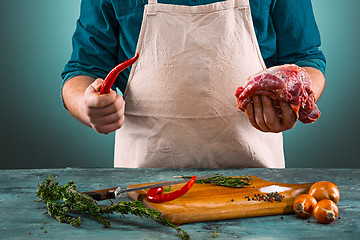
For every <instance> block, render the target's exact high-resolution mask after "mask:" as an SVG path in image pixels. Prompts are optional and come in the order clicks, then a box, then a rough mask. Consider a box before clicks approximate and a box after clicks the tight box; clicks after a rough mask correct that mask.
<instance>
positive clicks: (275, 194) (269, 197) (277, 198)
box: [245, 192, 285, 202]
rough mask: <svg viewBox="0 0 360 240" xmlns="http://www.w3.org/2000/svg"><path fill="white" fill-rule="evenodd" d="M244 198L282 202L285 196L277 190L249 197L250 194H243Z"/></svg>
mask: <svg viewBox="0 0 360 240" xmlns="http://www.w3.org/2000/svg"><path fill="white" fill-rule="evenodd" d="M245 198H247V200H248V201H264V202H274V201H275V202H282V200H283V199H284V198H285V196H283V195H281V194H279V193H278V192H271V193H267V194H265V195H264V194H260V193H257V194H254V196H253V197H251V198H250V196H245Z"/></svg>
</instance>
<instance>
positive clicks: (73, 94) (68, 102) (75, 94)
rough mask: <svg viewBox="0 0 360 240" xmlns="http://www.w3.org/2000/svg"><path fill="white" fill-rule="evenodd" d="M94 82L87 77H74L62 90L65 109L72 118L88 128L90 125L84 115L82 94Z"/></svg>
mask: <svg viewBox="0 0 360 240" xmlns="http://www.w3.org/2000/svg"><path fill="white" fill-rule="evenodd" d="M94 80H95V79H94V78H92V77H89V76H76V77H73V78H71V79H69V80H68V81H67V82H66V83H65V84H64V87H63V89H62V95H63V99H64V104H65V106H66V108H67V109H68V110H69V112H70V113H71V115H72V116H73V117H75V118H76V119H78V120H79V121H80V122H82V123H83V124H85V125H86V126H89V127H90V123H89V120H88V117H87V115H86V114H85V106H84V93H85V90H86V89H87V88H88V87H89V85H90V84H91V83H92V82H94Z"/></svg>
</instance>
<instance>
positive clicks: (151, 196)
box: [147, 175, 196, 203]
mask: <svg viewBox="0 0 360 240" xmlns="http://www.w3.org/2000/svg"><path fill="white" fill-rule="evenodd" d="M195 179H196V176H195V175H194V176H193V177H192V178H191V179H190V181H189V182H188V183H187V184H185V185H184V186H183V187H181V188H180V189H178V190H176V191H174V192H171V193H168V194H162V193H163V192H164V188H163V187H158V188H150V190H149V191H148V192H147V199H148V200H149V201H150V202H153V203H163V202H169V201H172V200H175V199H177V198H179V197H181V196H182V195H184V194H185V193H187V192H188V191H189V190H190V188H191V187H192V186H193V185H194V183H195Z"/></svg>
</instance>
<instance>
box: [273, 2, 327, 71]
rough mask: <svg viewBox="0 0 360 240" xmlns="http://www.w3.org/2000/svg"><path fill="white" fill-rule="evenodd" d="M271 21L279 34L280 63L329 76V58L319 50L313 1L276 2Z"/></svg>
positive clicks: (277, 38)
mask: <svg viewBox="0 0 360 240" xmlns="http://www.w3.org/2000/svg"><path fill="white" fill-rule="evenodd" d="M270 14H271V19H272V22H273V26H274V30H275V32H276V45H277V64H278V65H281V64H286V63H294V64H297V65H299V66H300V67H307V66H308V67H314V68H317V69H319V70H321V71H322V72H323V73H325V66H326V59H325V57H324V54H323V53H322V51H320V50H319V46H320V44H321V40H320V33H319V29H318V27H317V25H316V22H315V17H314V13H313V9H312V5H311V1H310V0H275V1H273V5H272V8H271V13H270Z"/></svg>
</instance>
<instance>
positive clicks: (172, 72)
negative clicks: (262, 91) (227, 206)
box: [63, 0, 325, 168]
mask: <svg viewBox="0 0 360 240" xmlns="http://www.w3.org/2000/svg"><path fill="white" fill-rule="evenodd" d="M294 1H295V0H291V1H289V0H286V1H284V0H282V1H281V0H277V1H275V0H273V1H270V0H269V1H261V2H262V4H268V5H269V6H268V9H269V12H272V14H273V16H271V15H270V14H269V13H268V15H266V16H265V18H266V20H267V22H268V24H269V26H268V27H269V28H270V22H271V23H272V24H274V25H273V26H272V28H273V31H274V32H275V33H277V34H279V35H275V36H271V37H273V38H275V40H274V41H275V45H277V44H280V43H281V41H286V40H288V41H290V40H291V37H288V36H286V34H288V35H290V36H292V35H296V34H297V33H296V34H295V33H292V32H291V31H296V30H297V29H298V28H299V27H300V26H299V25H301V24H306V21H308V22H310V23H309V25H310V26H312V27H313V26H314V24H315V23H314V20H313V15H312V9H311V4H310V1H309V2H308V4H306V3H305V4H304V3H300V4H299V3H297V4H298V5H305V6H302V7H303V8H305V9H306V11H307V12H309V11H310V13H311V14H310V19H298V21H300V20H301V21H305V22H304V23H302V22H294V23H293V24H294V25H293V26H292V27H293V29H292V28H284V29H281V28H278V29H276V27H277V26H276V25H275V23H276V22H278V21H279V20H278V18H276V16H274V15H276V14H280V13H277V11H280V10H279V9H278V8H281V7H282V8H286V7H288V8H289V9H288V10H294V11H302V9H291V8H290V7H289V6H291V4H290V5H289V6H286V5H287V4H288V3H289V2H294ZM90 2H94V1H90V0H88V1H83V7H82V15H85V14H90V12H87V11H90V10H89V9H87V8H85V6H86V5H88V6H90V5H91V4H90ZM100 2H101V3H97V8H95V9H96V13H97V14H98V15H97V17H96V21H95V20H94V23H93V24H95V23H97V24H98V25H99V26H100V25H101V26H103V28H101V27H99V28H94V29H91V28H90V27H89V26H91V25H89V26H87V25H86V24H83V23H82V22H80V21H79V22H78V29H86V30H87V31H88V32H89V30H94V31H93V32H91V35H93V36H92V37H88V38H87V41H83V42H82V41H81V40H77V41H78V43H76V42H75V43H74V44H78V45H81V44H83V45H84V46H85V47H83V48H81V47H79V48H78V49H77V51H75V47H74V52H73V56H72V58H73V59H77V61H79V60H78V59H80V58H86V57H84V56H83V57H81V55H82V54H86V51H85V50H84V49H85V48H87V49H91V50H92V51H95V53H96V52H101V51H104V49H105V47H104V46H109V44H108V43H106V42H111V41H112V40H111V39H112V38H116V39H118V42H117V44H118V45H120V47H119V46H118V45H117V44H113V45H112V47H108V48H107V49H112V51H113V52H111V53H110V54H111V55H116V54H118V56H119V55H121V53H123V50H124V49H126V48H125V47H123V46H125V45H126V44H128V43H126V42H124V41H123V40H124V39H123V37H122V34H121V33H123V34H126V32H127V31H129V30H128V28H131V26H124V24H123V22H122V18H123V17H124V16H123V15H122V11H123V10H124V8H126V7H125V5H126V4H125V3H124V4H122V1H112V3H111V4H110V3H106V2H107V1H100ZM134 2H135V1H134ZM139 2H140V3H142V4H145V2H144V1H138V2H137V4H138V3H139ZM164 2H166V3H158V2H157V1H156V0H148V3H147V4H145V6H144V8H143V17H142V20H141V28H140V31H139V36H138V40H137V44H136V49H135V50H134V51H133V52H131V53H130V54H129V53H128V55H129V57H131V56H132V55H134V54H135V52H136V53H139V54H140V57H139V59H138V61H137V62H136V63H135V64H134V65H133V66H132V68H131V72H130V73H129V75H128V80H127V82H126V84H125V86H126V87H123V89H124V90H123V97H121V96H120V95H117V94H116V93H115V91H111V92H110V93H109V94H105V95H99V93H98V91H99V87H100V85H101V82H102V79H101V78H104V77H100V78H98V75H96V72H99V71H100V70H99V69H98V68H96V66H97V65H96V64H95V65H94V66H92V65H91V64H87V66H91V67H89V68H88V69H87V70H85V71H84V70H83V68H81V66H80V67H79V69H81V70H79V69H78V70H67V69H65V71H64V73H63V77H64V79H65V80H66V82H65V83H64V87H63V98H64V103H65V105H66V107H67V108H68V109H69V111H70V112H71V113H72V114H73V116H74V117H76V118H77V119H79V120H80V121H82V122H83V123H84V124H86V125H88V126H91V127H93V128H94V129H95V130H96V131H98V132H100V133H105V134H108V133H110V132H112V131H116V135H115V158H114V166H115V167H131V168H135V167H165V168H183V167H224V168H230V167H271V168H283V167H285V161H284V154H283V139H282V133H281V132H282V131H285V130H288V129H291V128H292V127H294V125H295V123H296V116H295V114H294V112H293V111H292V109H291V108H290V106H289V104H287V103H284V104H282V105H281V108H282V111H283V115H284V119H283V120H280V119H278V118H277V117H276V114H275V111H274V108H273V107H272V102H271V100H270V99H269V98H267V97H266V96H256V97H254V98H253V105H249V107H248V108H247V109H246V111H245V114H244V113H243V112H241V111H239V110H237V108H236V99H235V97H234V93H235V90H236V88H237V87H238V86H241V85H243V84H244V83H245V81H246V80H247V78H248V77H249V76H251V75H253V74H255V73H258V72H259V71H261V70H263V69H265V68H266V64H265V62H264V59H263V57H262V52H261V49H260V47H259V44H258V38H259V36H257V34H256V31H255V29H254V22H253V19H256V18H259V17H264V16H252V11H251V10H250V4H249V0H227V1H221V2H213V1H201V2H210V3H207V4H199V5H192V6H191V5H181V4H173V3H172V2H187V1H164ZM169 2H170V3H169ZM195 2H196V1H195ZM305 2H306V1H305ZM93 4H95V3H93ZM259 4H260V1H258V0H254V1H253V3H252V5H253V6H256V5H259ZM309 4H310V5H309ZM140 5H141V4H140ZM309 6H310V8H309ZM106 8H107V9H112V10H111V11H112V15H113V17H114V16H115V19H116V21H118V23H119V25H113V24H114V23H113V22H111V21H110V20H109V19H110V18H111V16H110V15H109V14H110V13H107V15H106V14H105V12H106V11H105V10H104V9H106ZM262 8H264V6H262ZM134 9H137V8H136V6H134ZM111 11H110V12H111ZM134 11H135V10H134ZM92 14H93V13H92ZM287 14H290V15H289V17H288V18H289V19H292V18H291V17H292V16H291V13H287ZM82 15H81V16H80V20H81V17H82ZM126 16H128V17H129V16H132V15H126ZM282 17H283V21H286V18H287V17H286V15H284V16H282ZM311 17H312V18H311ZM132 20H133V21H135V19H134V18H133V19H132ZM84 22H85V21H84ZM99 22H100V23H99ZM135 22H136V21H135ZM265 22H266V21H265ZM85 23H86V22H85ZM80 24H81V25H80ZM88 24H90V22H88ZM279 25H280V24H279ZM126 27H127V28H126ZM109 28H113V29H114V31H113V32H112V34H109V31H108V30H107V29H109ZM315 28H316V24H315ZM103 29H104V30H103ZM261 29H262V30H263V31H264V29H266V27H264V26H262V28H261ZM102 30H103V31H102ZM281 30H283V32H281ZM119 31H120V33H119ZM267 31H270V30H267ZM79 32H80V30H79V31H78V32H75V34H74V39H75V40H74V41H76V36H77V34H80V33H79ZM300 32H301V31H300ZM105 33H106V34H105ZM280 34H284V35H285V36H281V35H280ZM258 35H259V33H258ZM95 36H96V37H95ZM268 37H269V36H268ZM287 37H288V38H289V39H286V38H287ZM297 37H299V38H303V39H301V40H302V41H303V40H306V37H304V36H301V35H300V36H297ZM282 38H285V39H284V40H282ZM300 42H301V41H300ZM111 43H112V42H111ZM287 44H288V45H289V46H291V43H290V44H289V43H287ZM316 44H317V43H315V45H316ZM299 48H300V47H299ZM313 48H314V47H313ZM315 48H316V49H317V46H315ZM285 49H286V48H285ZM105 50H106V49H105ZM120 50H121V51H120ZM87 51H90V50H87ZM294 51H296V49H295V50H294ZM108 52H109V50H108ZM275 52H276V54H277V55H278V56H276V57H277V60H278V61H277V63H278V64H280V63H282V61H280V60H279V59H280V58H279V57H280V56H279V55H284V53H282V52H281V51H280V50H279V49H276V50H275ZM92 54H94V53H92ZM317 54H318V55H317V57H314V56H311V54H310V53H309V57H308V58H300V57H298V58H299V59H300V60H298V61H296V62H295V63H297V64H298V65H303V67H305V69H306V70H307V71H308V73H309V75H310V77H311V79H312V82H313V90H314V92H315V97H316V99H318V98H319V96H320V95H321V92H322V90H323V87H324V84H325V79H324V75H323V73H322V72H321V70H322V69H321V64H323V65H325V59H324V58H323V55H322V53H321V52H320V51H318V50H317ZM129 57H127V58H129ZM88 58H90V59H91V58H92V57H91V55H90V56H89V55H88ZM93 58H96V55H95V54H94V56H93ZM118 58H119V57H118ZM295 58H296V57H295ZM284 59H286V57H284ZM123 60H125V59H123ZM87 61H88V60H87ZM90 61H91V60H90ZM99 61H100V62H101V63H102V64H103V65H108V66H107V68H111V67H113V66H114V65H115V64H113V65H111V64H108V62H109V61H108V60H107V59H101V60H94V62H97V63H98V62H99ZM74 62H75V63H74ZM79 62H80V61H79ZM314 62H315V63H316V62H317V63H318V64H315V65H314V64H313V63H314ZM283 63H294V61H292V62H283ZM76 64H77V65H76ZM81 64H82V63H81V62H80V63H76V61H70V62H69V63H68V66H67V67H66V68H68V69H71V68H73V69H74V68H75V69H76V67H75V66H79V65H81ZM70 65H71V66H70ZM83 65H86V64H83ZM319 66H320V67H319ZM103 72H104V73H106V72H107V71H103ZM102 76H103V75H102ZM96 78H98V79H96ZM95 79H96V80H95ZM117 87H119V88H121V86H120V83H117Z"/></svg>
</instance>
